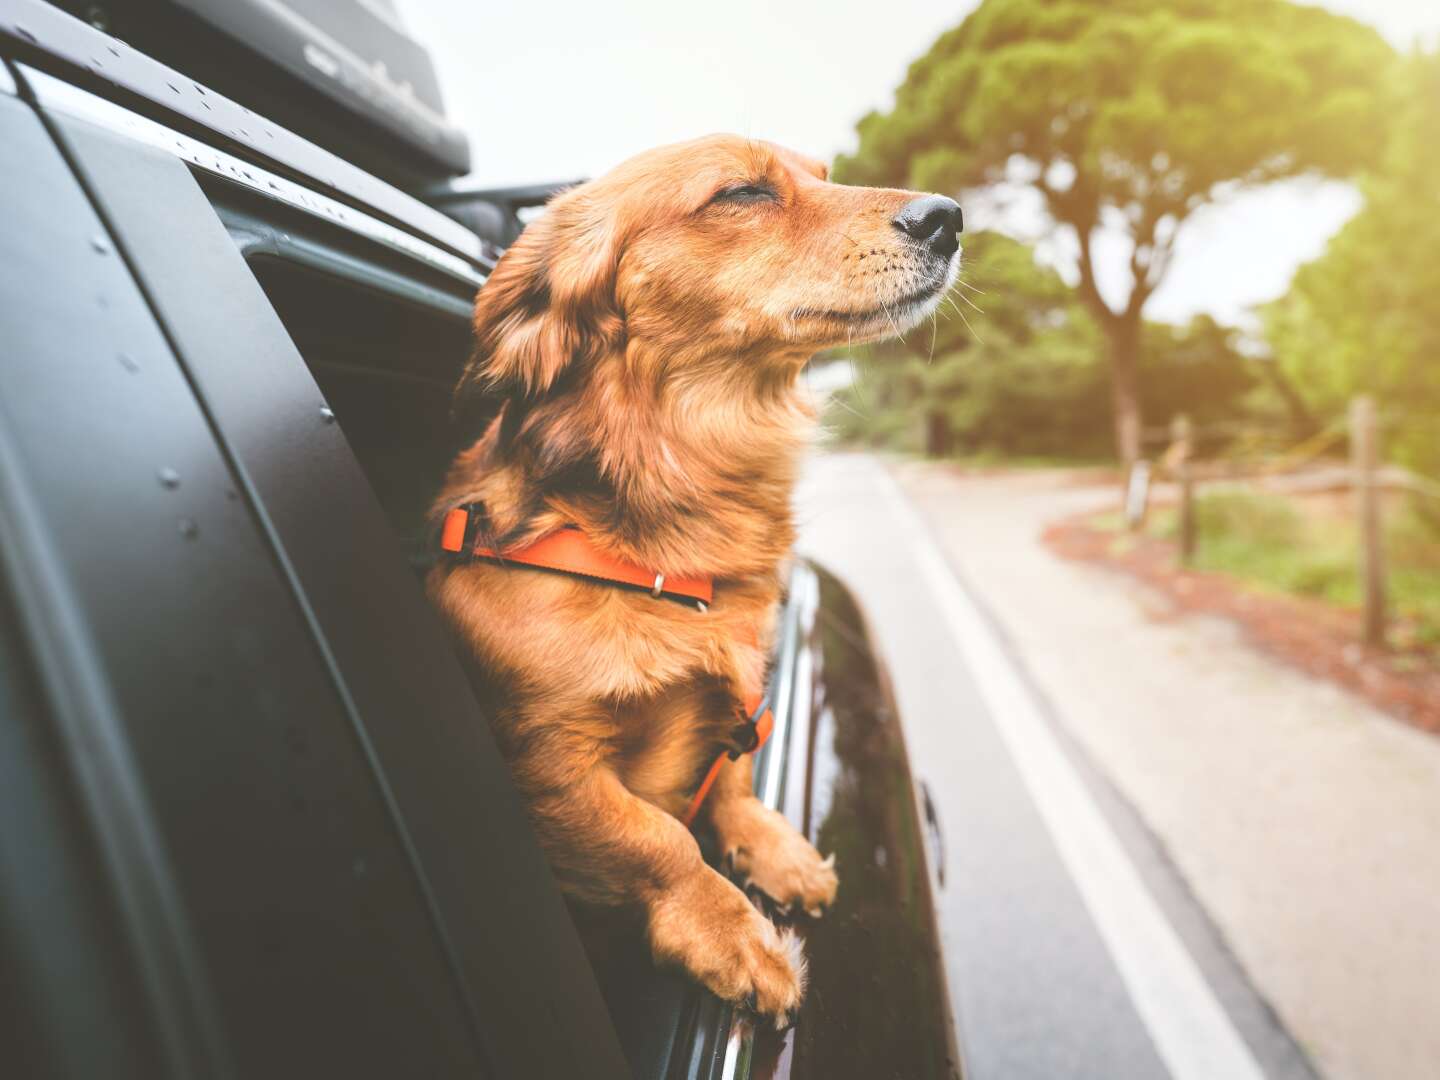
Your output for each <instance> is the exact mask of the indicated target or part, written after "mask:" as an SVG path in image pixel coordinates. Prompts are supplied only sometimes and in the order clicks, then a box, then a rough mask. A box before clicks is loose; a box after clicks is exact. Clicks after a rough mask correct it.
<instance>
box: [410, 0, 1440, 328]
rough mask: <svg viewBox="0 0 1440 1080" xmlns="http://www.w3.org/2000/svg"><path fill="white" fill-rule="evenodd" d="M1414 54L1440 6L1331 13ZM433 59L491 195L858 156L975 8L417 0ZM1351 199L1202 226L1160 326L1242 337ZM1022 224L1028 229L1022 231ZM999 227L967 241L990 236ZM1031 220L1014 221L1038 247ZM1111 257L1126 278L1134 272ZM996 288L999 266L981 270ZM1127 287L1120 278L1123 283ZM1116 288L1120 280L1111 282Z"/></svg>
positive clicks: (1270, 201)
mask: <svg viewBox="0 0 1440 1080" xmlns="http://www.w3.org/2000/svg"><path fill="white" fill-rule="evenodd" d="M1324 6H1326V7H1329V8H1331V9H1333V10H1336V11H1343V12H1345V13H1347V14H1350V15H1354V16H1355V17H1357V18H1360V19H1364V20H1366V21H1368V22H1371V23H1373V24H1374V25H1375V26H1376V27H1378V28H1379V29H1380V30H1381V31H1382V32H1383V33H1385V34H1386V36H1387V37H1389V38H1390V40H1391V41H1392V42H1393V43H1395V44H1396V45H1397V46H1400V47H1402V48H1404V47H1408V46H1409V45H1410V44H1411V43H1412V42H1414V41H1416V40H1417V39H1422V40H1424V41H1427V42H1434V41H1435V40H1436V39H1437V36H1440V0H1324ZM400 7H401V11H402V13H403V15H404V18H405V20H406V22H407V24H408V25H409V27H410V29H411V31H412V32H413V33H414V34H415V35H416V36H417V37H418V38H419V39H420V40H421V41H422V42H424V43H425V44H426V45H427V46H428V47H429V48H430V49H431V51H432V53H433V55H434V56H435V60H436V63H437V65H438V66H439V69H440V77H441V82H442V84H443V87H444V91H445V95H446V103H447V106H448V108H449V111H450V114H451V115H452V116H453V117H454V118H455V119H456V120H457V122H458V123H459V124H460V125H461V126H462V127H464V128H465V129H466V131H468V132H469V134H470V138H471V143H472V153H473V157H474V162H475V168H474V176H475V179H476V180H477V181H479V182H481V183H483V184H486V185H501V184H510V183H526V182H530V181H536V180H561V179H570V178H575V177H582V176H594V175H597V174H598V173H601V172H603V171H605V170H606V169H607V168H609V167H610V166H611V165H614V164H615V163H617V162H619V161H621V160H623V159H624V158H626V157H628V156H629V155H631V154H633V153H635V152H636V151H639V150H643V149H645V148H646V147H649V146H654V145H657V144H659V143H665V142H674V141H676V140H678V139H685V138H690V137H693V136H695V135H700V134H704V133H707V132H711V131H735V132H739V133H740V134H743V135H752V136H755V137H758V138H766V139H772V140H774V141H776V142H780V143H784V144H786V145H788V146H792V147H794V148H795V149H797V150H802V151H805V152H807V153H810V154H812V155H814V156H816V157H822V158H830V157H833V155H834V154H835V153H837V152H839V151H842V150H845V149H849V148H851V147H853V145H854V127H855V121H856V120H858V119H859V118H860V117H861V116H863V115H864V114H865V113H866V112H868V111H869V110H871V109H876V108H884V107H886V106H887V105H888V103H889V101H890V99H891V95H892V94H893V92H894V90H895V88H896V86H898V85H899V84H900V82H901V81H902V80H903V79H904V76H905V70H906V67H907V66H908V65H909V63H910V61H911V60H913V59H915V58H916V57H917V56H919V55H920V54H921V53H923V52H924V51H925V50H926V49H927V48H928V47H929V45H930V43H931V42H932V41H933V40H934V38H935V37H936V35H938V34H939V33H940V32H941V31H942V30H945V29H947V28H948V27H950V26H953V25H954V24H955V23H957V22H958V21H959V20H960V19H961V18H962V17H963V16H964V14H965V13H966V12H967V11H969V10H970V9H971V8H973V7H974V3H973V0H956V2H954V3H949V4H946V3H938V2H935V0H884V2H883V3H859V2H857V0H769V2H768V3H767V2H765V0H729V2H726V3H722V4H709V3H691V2H687V0H605V2H600V3H596V2H594V0H546V2H540V0H530V2H529V3H517V2H515V0H400ZM1358 206H1359V199H1358V197H1357V196H1356V195H1355V193H1354V192H1353V191H1352V190H1351V189H1349V188H1348V187H1346V186H1345V185H1341V184H1317V183H1313V182H1297V183H1294V184H1289V185H1284V186H1282V187H1281V188H1279V189H1275V190H1270V191H1266V192H1262V193H1257V194H1254V195H1250V196H1246V197H1243V198H1240V199H1238V200H1236V201H1235V202H1233V203H1231V204H1229V205H1227V206H1224V207H1218V208H1215V209H1213V210H1209V211H1206V212H1203V213H1202V214H1201V215H1198V216H1197V218H1196V219H1194V220H1193V221H1192V222H1191V224H1190V225H1189V226H1187V229H1186V231H1185V232H1184V233H1182V236H1181V241H1180V244H1181V248H1180V253H1179V257H1177V259H1176V263H1175V266H1174V269H1173V270H1172V271H1171V274H1170V276H1169V278H1168V280H1167V282H1166V284H1165V286H1164V287H1163V288H1162V289H1161V290H1160V292H1158V293H1157V294H1156V295H1155V296H1154V297H1153V298H1152V299H1151V301H1150V306H1149V307H1148V308H1147V309H1146V313H1147V315H1149V316H1150V317H1151V318H1157V319H1176V320H1183V319H1185V318H1188V317H1189V316H1190V315H1191V314H1193V313H1195V312H1199V311H1206V312H1210V313H1211V314H1214V315H1216V316H1217V317H1219V318H1221V319H1224V320H1226V321H1232V322H1233V321H1236V320H1239V319H1242V318H1243V315H1244V312H1245V310H1246V309H1247V308H1248V307H1249V306H1250V305H1252V304H1255V303H1258V302H1261V301H1264V300H1268V299H1271V298H1273V297H1275V296H1278V295H1280V294H1281V293H1283V292H1284V290H1285V288H1286V286H1287V284H1288V283H1289V280H1290V276H1291V275H1292V274H1293V273H1294V271H1295V268H1296V266H1298V265H1299V264H1300V263H1301V262H1304V261H1305V260H1307V259H1310V258H1313V257H1314V256H1315V255H1317V254H1318V253H1319V252H1320V251H1321V250H1322V249H1323V247H1324V244H1325V241H1326V239H1327V238H1328V237H1329V236H1330V235H1331V234H1332V233H1333V232H1334V231H1335V230H1336V229H1337V228H1339V226H1340V225H1341V224H1343V223H1344V221H1345V220H1346V219H1347V218H1348V217H1349V216H1350V215H1351V214H1352V213H1354V212H1355V210H1356V209H1357V208H1358ZM1022 217H1023V216H1022ZM994 223H995V222H994V220H992V221H990V222H987V221H986V220H985V218H984V215H983V214H982V215H980V216H978V217H976V218H975V219H974V220H972V218H971V216H970V215H967V225H972V226H973V227H975V228H983V227H985V226H986V225H987V224H994ZM1025 224H1026V223H1025V222H1024V221H1023V219H1022V220H1020V221H1013V222H1011V225H1012V228H1013V231H1018V232H1024V231H1025ZM1122 257H1123V256H1121V255H1120V254H1119V253H1118V252H1116V253H1115V254H1114V256H1113V257H1112V263H1111V269H1112V271H1118V270H1120V269H1121V267H1120V266H1119V265H1117V264H1116V262H1115V260H1116V259H1119V258H1122ZM972 276H973V277H974V279H975V280H977V281H979V282H981V283H982V287H983V278H984V268H983V267H974V268H972ZM1112 276H1114V275H1113V274H1112ZM1102 284H1103V282H1102Z"/></svg>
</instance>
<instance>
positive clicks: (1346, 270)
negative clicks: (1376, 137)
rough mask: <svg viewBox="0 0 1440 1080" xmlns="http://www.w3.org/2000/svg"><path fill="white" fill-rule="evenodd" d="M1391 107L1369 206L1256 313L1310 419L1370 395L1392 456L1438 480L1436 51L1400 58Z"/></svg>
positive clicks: (1439, 127) (1439, 150) (1439, 66)
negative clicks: (1384, 421) (1383, 419)
mask: <svg viewBox="0 0 1440 1080" xmlns="http://www.w3.org/2000/svg"><path fill="white" fill-rule="evenodd" d="M1392 100H1393V101H1394V102H1395V105H1394V110H1393V121H1392V123H1391V125H1390V138H1389V141H1388V144H1387V146H1386V148H1385V152H1384V154H1383V156H1381V157H1380V159H1379V161H1378V162H1377V167H1376V168H1375V170H1374V171H1373V172H1372V173H1371V174H1370V175H1369V176H1368V177H1366V178H1365V180H1364V181H1363V182H1362V184H1361V190H1362V191H1363V192H1364V194H1365V207H1364V208H1363V209H1362V210H1361V211H1360V213H1359V214H1357V215H1356V216H1355V217H1354V218H1353V219H1352V220H1351V221H1350V222H1349V223H1348V224H1346V225H1345V227H1344V228H1343V229H1341V230H1340V232H1339V233H1338V234H1336V236H1335V237H1334V238H1333V239H1332V240H1331V241H1330V243H1329V245H1328V246H1327V248H1326V250H1325V253H1324V254H1323V255H1321V256H1320V258H1318V259H1316V260H1315V261H1314V262H1312V263H1310V264H1308V265H1307V266H1304V267H1302V268H1301V269H1300V271H1299V272H1298V273H1297V274H1296V275H1295V281H1294V283H1293V284H1292V286H1291V289H1290V292H1289V293H1288V294H1287V295H1286V296H1285V297H1283V298H1282V299H1280V300H1278V301H1276V302H1275V303H1274V304H1271V305H1269V306H1268V307H1267V308H1266V309H1265V311H1264V313H1263V314H1264V317H1265V326H1266V334H1267V337H1268V339H1269V341H1270V344H1271V347H1272V349H1273V352H1274V356H1275V363H1276V364H1277V365H1278V366H1279V367H1280V369H1281V370H1282V371H1283V373H1284V374H1285V376H1286V377H1287V379H1288V381H1289V383H1290V384H1291V385H1293V386H1294V387H1296V388H1297V392H1298V393H1299V394H1300V396H1301V397H1302V398H1303V399H1304V401H1305V403H1306V405H1307V406H1308V407H1309V409H1310V410H1311V412H1313V413H1314V414H1315V415H1317V416H1320V417H1338V416H1340V415H1342V414H1343V412H1344V409H1345V403H1346V401H1347V400H1348V399H1349V398H1350V397H1351V396H1352V395H1354V394H1357V393H1369V394H1373V395H1375V396H1376V397H1377V398H1379V400H1380V402H1381V404H1382V407H1386V408H1388V410H1389V411H1390V413H1391V414H1392V418H1393V422H1392V424H1391V428H1390V443H1391V448H1392V450H1393V451H1394V453H1395V454H1396V455H1397V456H1398V457H1399V458H1400V459H1401V460H1403V461H1405V462H1406V463H1407V464H1409V465H1411V466H1412V467H1414V468H1418V469H1421V470H1423V471H1426V472H1429V473H1431V474H1432V475H1437V476H1440V429H1437V426H1436V425H1437V423H1440V421H1437V419H1436V418H1437V417H1440V52H1436V53H1431V54H1429V55H1425V54H1418V55H1415V56H1412V57H1410V58H1408V59H1407V60H1406V61H1405V63H1404V64H1403V65H1402V66H1401V68H1400V70H1399V71H1398V72H1397V73H1396V87H1395V93H1394V94H1393V96H1392Z"/></svg>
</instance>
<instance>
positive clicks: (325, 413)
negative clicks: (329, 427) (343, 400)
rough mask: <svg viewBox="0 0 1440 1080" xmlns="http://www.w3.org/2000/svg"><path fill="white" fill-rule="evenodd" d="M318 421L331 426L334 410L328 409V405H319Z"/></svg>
mask: <svg viewBox="0 0 1440 1080" xmlns="http://www.w3.org/2000/svg"><path fill="white" fill-rule="evenodd" d="M320 419H321V420H324V421H325V423H327V424H333V423H334V422H335V410H334V409H332V408H330V406H329V405H321V406H320Z"/></svg>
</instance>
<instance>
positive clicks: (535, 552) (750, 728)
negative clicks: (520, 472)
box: [440, 506, 775, 826]
mask: <svg viewBox="0 0 1440 1080" xmlns="http://www.w3.org/2000/svg"><path fill="white" fill-rule="evenodd" d="M479 523H480V515H479V514H472V513H471V512H470V508H469V507H466V506H460V507H456V508H455V509H454V510H451V511H450V512H449V513H448V514H446V515H445V523H444V525H443V526H442V527H441V530H440V547H441V549H442V550H444V551H448V552H451V553H452V554H456V555H469V556H472V557H473V558H477V559H491V560H493V561H495V562H499V563H516V564H519V565H521V566H529V567H534V568H536V569H539V570H556V571H559V572H560V573H563V574H570V575H572V576H575V577H583V578H590V579H591V580H593V581H604V582H608V583H610V584H612V585H628V586H631V587H634V588H638V589H644V590H646V591H647V592H649V593H650V595H651V596H654V597H656V598H659V597H667V598H669V599H672V600H680V601H689V602H691V603H693V604H694V605H695V606H696V607H697V608H699V609H700V611H702V612H704V611H705V610H706V609H708V608H709V606H710V602H711V600H712V599H713V598H714V595H715V584H714V582H713V580H712V579H710V578H708V577H678V576H670V575H667V574H665V573H663V572H662V571H659V570H647V569H646V568H645V567H643V566H637V565H635V564H634V563H627V562H624V561H622V560H620V559H616V558H614V557H613V556H611V555H607V554H606V553H605V552H603V551H600V550H598V549H596V548H595V546H594V545H593V544H591V543H590V541H589V540H588V539H586V537H585V534H584V533H583V532H581V531H580V530H579V529H578V528H576V527H575V526H573V525H570V526H566V527H565V528H563V529H557V530H556V531H555V532H552V533H549V534H547V535H545V536H542V537H541V538H540V539H539V540H536V541H535V542H534V543H533V544H530V545H528V546H526V547H520V548H510V549H509V550H508V551H504V552H499V551H495V550H493V549H491V548H488V547H483V546H481V545H480V543H479V540H478V538H477V535H476V534H477V532H478V527H479ZM744 705H745V712H746V714H747V717H748V721H747V733H746V735H745V737H744V738H745V742H746V743H747V745H745V746H744V747H743V748H742V749H730V750H725V751H723V752H722V753H721V754H720V756H719V757H717V758H716V759H715V761H714V763H713V764H712V765H711V766H710V771H709V772H707V773H706V774H705V779H704V780H702V781H700V787H699V788H698V789H697V790H696V792H695V797H694V798H692V799H691V800H690V805H689V806H687V807H686V808H685V813H684V815H683V816H682V817H681V819H680V820H681V821H683V822H684V823H685V824H686V825H687V826H688V825H690V824H691V823H692V822H693V821H694V820H695V816H696V815H697V814H698V813H699V812H700V807H701V806H702V805H703V804H704V802H705V796H707V795H709V794H710V789H711V787H713V786H714V784H715V781H716V779H717V778H718V777H719V775H720V770H721V768H722V767H723V766H724V765H725V761H726V759H727V758H728V759H729V760H731V761H734V760H735V759H736V758H738V757H739V756H740V755H741V754H751V753H754V752H755V751H756V750H759V749H760V747H762V746H764V745H765V742H766V740H767V739H769V738H770V732H771V730H772V729H773V728H774V726H775V718H774V716H773V715H772V714H771V712H770V704H769V701H768V699H767V697H766V696H765V695H763V694H757V695H754V696H752V697H750V698H748V699H747V700H746V701H745V702H744Z"/></svg>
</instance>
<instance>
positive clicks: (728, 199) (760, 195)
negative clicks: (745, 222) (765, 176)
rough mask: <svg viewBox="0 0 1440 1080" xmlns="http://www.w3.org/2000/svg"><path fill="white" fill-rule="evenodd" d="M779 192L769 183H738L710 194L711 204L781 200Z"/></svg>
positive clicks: (738, 203)
mask: <svg viewBox="0 0 1440 1080" xmlns="http://www.w3.org/2000/svg"><path fill="white" fill-rule="evenodd" d="M779 201H780V195H779V193H778V192H777V191H776V190H775V189H774V188H773V187H771V186H770V185H769V184H764V183H760V184H736V185H734V186H732V187H726V188H721V189H720V190H719V191H717V192H716V193H715V194H714V195H712V196H710V205H712V206H713V205H714V204H716V203H730V204H737V205H744V204H746V203H760V202H779Z"/></svg>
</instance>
